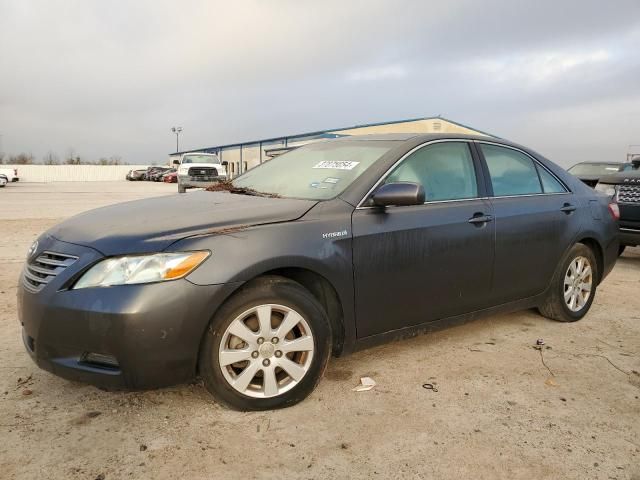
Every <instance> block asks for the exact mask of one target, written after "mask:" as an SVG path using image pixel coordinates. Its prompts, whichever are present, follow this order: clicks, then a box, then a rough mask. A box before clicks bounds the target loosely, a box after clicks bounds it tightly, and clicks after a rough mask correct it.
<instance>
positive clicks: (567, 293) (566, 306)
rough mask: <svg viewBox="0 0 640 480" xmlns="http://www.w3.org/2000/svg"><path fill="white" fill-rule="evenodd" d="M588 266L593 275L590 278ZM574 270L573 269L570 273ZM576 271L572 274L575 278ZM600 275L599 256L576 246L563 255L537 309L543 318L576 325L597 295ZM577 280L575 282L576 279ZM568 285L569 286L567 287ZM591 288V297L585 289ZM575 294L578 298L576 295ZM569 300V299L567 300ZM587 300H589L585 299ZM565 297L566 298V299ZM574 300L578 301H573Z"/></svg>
mask: <svg viewBox="0 0 640 480" xmlns="http://www.w3.org/2000/svg"><path fill="white" fill-rule="evenodd" d="M581 259H582V260H584V261H585V262H586V263H583V266H582V272H583V273H577V274H576V272H579V270H580V269H579V265H580V261H581ZM587 266H588V267H589V269H590V273H589V275H588V277H589V278H587V275H586V273H585V272H586V271H587ZM571 268H573V270H570V269H571ZM572 272H573V275H572ZM598 278H599V272H598V262H597V261H596V257H595V255H594V253H593V250H591V249H590V248H589V247H587V246H586V245H584V244H582V243H576V244H575V245H574V246H573V247H571V249H570V250H569V251H568V252H567V254H566V255H565V256H564V258H563V260H562V262H561V263H560V265H559V266H558V269H557V270H556V272H555V274H554V275H553V279H552V280H551V285H550V286H549V292H548V294H547V298H546V299H545V301H544V303H543V304H542V305H540V306H539V307H538V311H539V312H540V314H541V315H543V316H545V317H547V318H550V319H552V320H557V321H559V322H575V321H577V320H580V319H581V318H582V317H584V316H585V315H586V314H587V312H588V311H589V309H590V308H591V304H592V303H593V299H594V298H595V295H596V290H597V284H598ZM574 279H575V280H574ZM565 282H567V284H565ZM587 284H588V286H589V287H590V290H589V291H588V297H587V296H586V293H587V292H586V291H585V290H583V288H584V286H585V285H587ZM574 293H575V297H574V295H573V294H574ZM567 297H568V298H567ZM585 297H586V298H585ZM565 298H567V299H566V300H565ZM574 298H575V302H574Z"/></svg>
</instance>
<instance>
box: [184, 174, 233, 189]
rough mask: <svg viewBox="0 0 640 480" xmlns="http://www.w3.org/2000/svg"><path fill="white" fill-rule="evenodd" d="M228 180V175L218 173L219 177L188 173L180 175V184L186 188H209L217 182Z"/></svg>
mask: <svg viewBox="0 0 640 480" xmlns="http://www.w3.org/2000/svg"><path fill="white" fill-rule="evenodd" d="M226 180H227V176H226V175H218V176H217V177H204V178H198V177H190V176H188V175H178V184H179V185H181V186H183V187H185V188H207V187H210V186H211V185H215V184H216V183H220V182H224V181H226Z"/></svg>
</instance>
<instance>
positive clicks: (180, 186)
mask: <svg viewBox="0 0 640 480" xmlns="http://www.w3.org/2000/svg"><path fill="white" fill-rule="evenodd" d="M178 193H187V189H186V188H185V187H183V186H182V185H180V184H178Z"/></svg>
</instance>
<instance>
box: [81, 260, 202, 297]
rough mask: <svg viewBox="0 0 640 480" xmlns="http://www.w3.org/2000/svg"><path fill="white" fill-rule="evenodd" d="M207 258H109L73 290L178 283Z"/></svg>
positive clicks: (95, 267)
mask: <svg viewBox="0 0 640 480" xmlns="http://www.w3.org/2000/svg"><path fill="white" fill-rule="evenodd" d="M208 256H209V252H206V251H205V252H182V253H157V254H155V255H135V256H126V257H113V258H107V259H105V260H102V261H101V262H99V263H97V264H96V265H94V266H93V267H91V268H90V269H89V270H88V271H87V272H85V273H84V275H82V277H80V280H78V281H77V282H76V284H75V285H74V286H73V289H74V290H77V289H79V288H89V287H108V286H112V285H131V284H136V283H150V282H164V281H166V280H175V279H176V278H182V277H184V276H186V275H188V274H189V273H191V272H192V271H193V270H195V268H196V267H197V266H198V265H200V264H201V263H202V262H204V261H205V260H206V259H207V257H208Z"/></svg>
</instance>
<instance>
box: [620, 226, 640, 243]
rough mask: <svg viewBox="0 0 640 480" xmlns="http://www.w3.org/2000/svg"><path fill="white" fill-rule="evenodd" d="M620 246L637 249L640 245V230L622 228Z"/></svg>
mask: <svg viewBox="0 0 640 480" xmlns="http://www.w3.org/2000/svg"><path fill="white" fill-rule="evenodd" d="M620 245H625V246H627V247H637V246H638V245H640V228H625V227H622V226H621V227H620Z"/></svg>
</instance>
